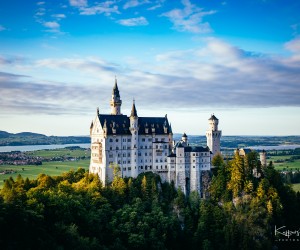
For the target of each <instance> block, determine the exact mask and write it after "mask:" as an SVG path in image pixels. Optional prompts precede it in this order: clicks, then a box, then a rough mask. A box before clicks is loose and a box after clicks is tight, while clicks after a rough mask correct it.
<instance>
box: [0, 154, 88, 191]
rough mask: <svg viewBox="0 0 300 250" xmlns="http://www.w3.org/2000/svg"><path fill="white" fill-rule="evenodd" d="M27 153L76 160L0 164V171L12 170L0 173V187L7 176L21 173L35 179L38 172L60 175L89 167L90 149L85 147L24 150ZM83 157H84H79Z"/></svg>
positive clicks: (14, 176) (15, 175)
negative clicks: (30, 163)
mask: <svg viewBox="0 0 300 250" xmlns="http://www.w3.org/2000/svg"><path fill="white" fill-rule="evenodd" d="M26 154H27V155H31V156H40V157H43V158H48V159H50V158H53V157H72V158H77V159H78V160H74V161H49V162H47V161H46V162H45V161H43V164H42V165H20V166H15V165H0V172H2V171H3V170H13V171H14V173H12V174H0V187H2V186H3V183H4V180H6V179H8V178H9V177H13V178H14V179H16V177H17V175H18V174H21V175H22V177H23V178H26V177H28V178H29V179H36V177H37V176H38V175H39V174H46V175H52V176H55V175H61V174H62V173H64V172H68V171H69V170H71V169H73V170H77V169H78V168H84V169H86V170H88V168H89V163H90V160H89V157H90V151H89V150H85V149H68V148H63V149H54V150H37V151H31V152H26ZM79 158H84V159H79Z"/></svg>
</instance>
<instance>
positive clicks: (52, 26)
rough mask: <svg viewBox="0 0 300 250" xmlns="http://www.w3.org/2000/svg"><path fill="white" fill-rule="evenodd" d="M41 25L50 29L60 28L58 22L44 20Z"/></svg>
mask: <svg viewBox="0 0 300 250" xmlns="http://www.w3.org/2000/svg"><path fill="white" fill-rule="evenodd" d="M43 25H44V26H45V27H47V28H50V29H59V28H60V25H59V23H58V22H44V24H43Z"/></svg>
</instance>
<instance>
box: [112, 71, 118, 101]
mask: <svg viewBox="0 0 300 250" xmlns="http://www.w3.org/2000/svg"><path fill="white" fill-rule="evenodd" d="M112 94H113V95H115V96H116V97H119V98H120V92H119V88H118V81H117V77H116V76H115V85H114V88H113V91H112Z"/></svg>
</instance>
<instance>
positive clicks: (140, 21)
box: [117, 16, 149, 26]
mask: <svg viewBox="0 0 300 250" xmlns="http://www.w3.org/2000/svg"><path fill="white" fill-rule="evenodd" d="M117 23H119V24H121V25H124V26H145V25H148V24H149V23H148V21H147V19H146V18H145V17H143V16H141V17H134V18H129V19H120V20H118V21H117Z"/></svg>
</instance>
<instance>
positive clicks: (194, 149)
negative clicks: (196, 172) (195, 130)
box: [184, 146, 209, 152]
mask: <svg viewBox="0 0 300 250" xmlns="http://www.w3.org/2000/svg"><path fill="white" fill-rule="evenodd" d="M184 152H209V148H208V147H200V146H198V147H190V146H187V147H184Z"/></svg>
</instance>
